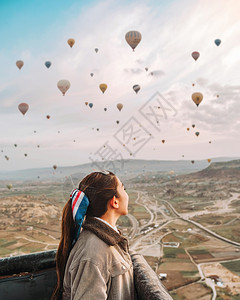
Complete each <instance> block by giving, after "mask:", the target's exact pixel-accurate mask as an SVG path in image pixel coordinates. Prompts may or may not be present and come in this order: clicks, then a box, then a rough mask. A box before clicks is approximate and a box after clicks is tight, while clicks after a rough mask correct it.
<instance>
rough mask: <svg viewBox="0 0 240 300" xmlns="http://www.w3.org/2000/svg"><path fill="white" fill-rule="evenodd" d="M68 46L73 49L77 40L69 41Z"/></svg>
mask: <svg viewBox="0 0 240 300" xmlns="http://www.w3.org/2000/svg"><path fill="white" fill-rule="evenodd" d="M67 42H68V45H69V46H70V47H71V48H72V46H73V45H74V44H75V40H74V39H68V41H67Z"/></svg>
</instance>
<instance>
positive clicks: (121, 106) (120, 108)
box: [117, 103, 123, 111]
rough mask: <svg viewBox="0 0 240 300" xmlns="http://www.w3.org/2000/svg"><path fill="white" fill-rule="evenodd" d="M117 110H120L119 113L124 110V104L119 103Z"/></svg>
mask: <svg viewBox="0 0 240 300" xmlns="http://www.w3.org/2000/svg"><path fill="white" fill-rule="evenodd" d="M117 108H118V110H119V111H121V110H122V108H123V105H122V103H118V104H117Z"/></svg>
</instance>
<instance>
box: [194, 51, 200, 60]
mask: <svg viewBox="0 0 240 300" xmlns="http://www.w3.org/2000/svg"><path fill="white" fill-rule="evenodd" d="M199 56H200V53H199V52H197V51H194V52H193V53H192V57H193V59H195V60H197V59H198V58H199Z"/></svg>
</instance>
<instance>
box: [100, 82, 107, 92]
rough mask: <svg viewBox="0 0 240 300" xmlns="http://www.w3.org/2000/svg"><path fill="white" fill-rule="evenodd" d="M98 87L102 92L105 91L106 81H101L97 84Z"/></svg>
mask: <svg viewBox="0 0 240 300" xmlns="http://www.w3.org/2000/svg"><path fill="white" fill-rule="evenodd" d="M99 88H100V90H101V91H102V92H103V94H104V92H105V91H106V89H107V85H106V83H101V84H99Z"/></svg>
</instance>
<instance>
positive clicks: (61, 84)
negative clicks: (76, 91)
mask: <svg viewBox="0 0 240 300" xmlns="http://www.w3.org/2000/svg"><path fill="white" fill-rule="evenodd" d="M70 86H71V84H70V82H69V81H68V80H65V79H63V80H59V81H58V83H57V87H58V88H59V90H60V91H61V92H62V94H63V96H64V95H65V93H66V91H67V90H68V89H69V88H70Z"/></svg>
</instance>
